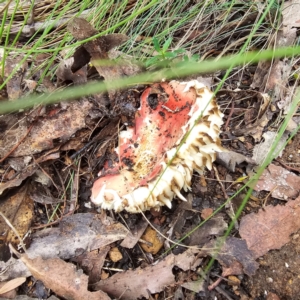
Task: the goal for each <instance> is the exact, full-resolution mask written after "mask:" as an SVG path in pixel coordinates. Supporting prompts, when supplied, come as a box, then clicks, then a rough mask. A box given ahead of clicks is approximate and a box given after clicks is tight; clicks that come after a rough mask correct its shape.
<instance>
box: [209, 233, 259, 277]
mask: <svg viewBox="0 0 300 300" xmlns="http://www.w3.org/2000/svg"><path fill="white" fill-rule="evenodd" d="M221 240H222V239H221ZM219 244H220V240H215V241H211V242H209V243H207V244H206V245H205V247H204V249H207V248H208V249H211V250H204V252H206V253H210V255H214V256H215V257H216V259H217V260H218V261H219V263H220V264H221V265H222V267H223V275H224V276H228V275H240V274H243V273H245V274H247V275H249V276H251V275H254V273H255V271H256V270H257V269H258V266H259V264H258V263H257V262H256V261H255V259H256V257H254V256H253V254H252V253H251V251H250V250H249V249H248V248H247V244H246V243H245V241H243V240H241V239H238V238H235V237H228V238H227V239H226V241H225V242H224V243H223V244H222V246H221V248H220V247H219Z"/></svg>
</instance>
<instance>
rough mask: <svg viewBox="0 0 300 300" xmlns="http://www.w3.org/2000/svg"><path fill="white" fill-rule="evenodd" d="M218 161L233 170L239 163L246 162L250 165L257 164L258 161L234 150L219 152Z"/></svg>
mask: <svg viewBox="0 0 300 300" xmlns="http://www.w3.org/2000/svg"><path fill="white" fill-rule="evenodd" d="M216 162H217V163H219V164H221V165H223V166H224V167H226V168H227V169H228V170H230V171H232V172H234V171H235V167H236V166H237V165H239V164H241V163H244V162H245V163H248V164H249V165H256V162H255V161H254V160H253V159H251V158H250V157H247V156H245V155H243V154H240V153H237V152H234V151H226V152H225V151H224V152H218V153H217V159H216Z"/></svg>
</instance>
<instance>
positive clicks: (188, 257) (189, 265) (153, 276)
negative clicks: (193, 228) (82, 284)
mask: <svg viewBox="0 0 300 300" xmlns="http://www.w3.org/2000/svg"><path fill="white" fill-rule="evenodd" d="M196 254H197V250H192V249H189V250H187V251H185V252H184V253H182V254H179V255H174V254H170V255H168V256H167V257H166V258H165V259H163V260H162V261H161V262H159V263H157V264H156V265H154V266H149V267H146V268H144V269H141V268H138V269H136V270H134V271H126V272H124V273H119V274H115V275H113V276H111V277H110V278H108V279H106V280H101V281H100V282H98V283H97V284H95V285H94V287H93V289H94V290H102V291H104V292H106V293H108V294H109V295H110V296H113V297H116V298H118V297H121V296H122V298H124V299H137V298H138V297H145V298H147V299H148V298H149V293H148V292H147V290H149V291H150V293H151V294H153V293H157V292H160V291H162V290H163V289H164V288H165V287H166V286H168V285H170V284H172V283H175V277H174V274H173V272H172V269H173V267H174V266H178V267H179V268H181V269H182V270H184V271H185V270H189V269H191V270H194V269H195V268H196V267H197V266H198V265H199V263H200V261H201V260H200V259H199V258H196Z"/></svg>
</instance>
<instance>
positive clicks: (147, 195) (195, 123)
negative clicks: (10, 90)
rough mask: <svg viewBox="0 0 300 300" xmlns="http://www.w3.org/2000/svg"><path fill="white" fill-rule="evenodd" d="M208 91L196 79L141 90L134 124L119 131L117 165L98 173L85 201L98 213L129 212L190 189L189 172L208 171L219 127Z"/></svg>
mask: <svg viewBox="0 0 300 300" xmlns="http://www.w3.org/2000/svg"><path fill="white" fill-rule="evenodd" d="M222 117H223V114H222V113H221V112H220V110H219V107H218V105H217V103H216V100H215V98H214V95H213V93H212V92H211V90H210V89H209V88H207V87H206V86H205V85H204V84H202V83H200V82H198V81H197V80H192V81H189V82H178V81H171V82H162V83H156V84H153V85H152V86H151V87H149V88H147V89H146V90H145V91H144V92H143V94H142V96H141V107H140V108H139V110H138V111H137V113H136V116H135V125H134V126H133V127H129V126H128V128H127V130H125V131H121V132H120V135H119V146H118V147H117V148H116V149H115V152H116V153H117V155H118V157H119V161H118V163H116V164H115V165H114V166H112V167H110V168H108V169H106V170H103V171H102V175H101V177H100V178H99V179H97V180H96V181H95V183H94V185H93V188H92V196H91V200H92V202H93V203H94V204H95V205H98V206H100V207H101V208H103V209H113V210H115V211H117V212H119V211H122V210H126V211H128V212H131V213H138V212H140V211H145V210H149V209H151V208H154V209H158V208H159V207H161V206H164V205H166V206H168V207H169V208H170V207H171V205H172V199H173V198H174V197H176V196H177V197H178V198H179V199H181V200H183V201H185V200H186V199H185V197H184V196H183V195H182V194H181V190H182V189H183V190H184V191H186V192H187V191H188V190H190V189H191V179H192V174H193V171H196V172H198V173H199V174H202V173H203V171H204V169H205V167H207V168H208V169H211V168H212V163H213V161H214V160H215V159H216V152H221V151H223V148H222V146H221V142H220V139H219V133H220V126H221V125H222V124H223V121H222Z"/></svg>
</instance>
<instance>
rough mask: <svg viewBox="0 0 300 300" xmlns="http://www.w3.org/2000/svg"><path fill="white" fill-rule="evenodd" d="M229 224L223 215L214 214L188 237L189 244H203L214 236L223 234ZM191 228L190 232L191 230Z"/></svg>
mask: <svg viewBox="0 0 300 300" xmlns="http://www.w3.org/2000/svg"><path fill="white" fill-rule="evenodd" d="M227 227H228V225H227V223H226V222H225V221H224V218H223V217H222V216H214V217H213V218H211V219H209V220H207V221H206V222H205V223H204V224H203V225H202V226H201V227H199V228H197V229H196V230H194V231H193V232H192V234H190V235H189V237H188V241H187V243H188V245H189V246H195V245H197V246H198V247H199V246H200V247H201V246H203V245H204V244H205V243H206V242H208V241H209V240H210V239H211V237H212V236H222V235H223V234H224V232H225V230H226V229H227ZM191 229H192V228H190V229H189V230H188V232H189V231H190V230H191Z"/></svg>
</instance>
